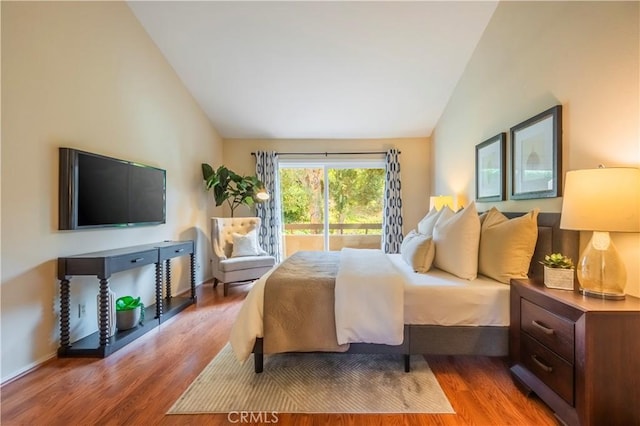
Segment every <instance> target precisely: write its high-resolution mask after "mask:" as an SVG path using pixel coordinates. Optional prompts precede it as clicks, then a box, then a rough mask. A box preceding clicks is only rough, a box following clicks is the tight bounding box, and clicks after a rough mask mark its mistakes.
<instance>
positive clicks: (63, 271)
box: [58, 240, 196, 358]
mask: <svg viewBox="0 0 640 426" xmlns="http://www.w3.org/2000/svg"><path fill="white" fill-rule="evenodd" d="M185 255H189V256H190V269H191V275H190V277H191V294H190V297H174V296H172V294H171V265H170V260H171V259H172V258H174V257H180V256H185ZM194 256H195V250H194V242H193V241H192V240H189V241H163V242H159V243H154V244H145V245H140V246H133V247H124V248H120V249H115V250H107V251H102V252H96V253H87V254H81V255H77V256H71V257H61V258H58V279H59V280H60V347H59V348H58V356H60V357H98V358H104V357H106V356H108V355H109V354H111V353H113V352H115V351H117V350H118V349H120V348H122V347H123V346H125V345H127V344H129V343H131V342H132V341H134V340H135V339H137V338H138V337H140V336H142V335H144V334H145V333H147V332H149V331H151V330H152V329H154V328H155V327H157V326H158V325H159V324H161V323H162V322H163V321H166V320H167V319H169V318H171V317H172V316H174V315H176V314H177V313H178V312H180V311H182V310H183V309H185V308H187V307H188V306H189V305H191V304H193V303H195V302H196V294H195V268H194V266H195V258H194ZM152 263H153V264H155V268H156V280H155V281H156V282H155V291H156V303H155V304H153V305H150V306H147V307H145V316H144V318H145V319H144V321H143V322H142V323H140V324H138V325H137V326H136V327H134V328H131V329H129V330H122V331H120V330H117V331H116V333H115V334H114V335H113V336H109V332H108V330H109V329H110V324H109V314H108V308H109V307H108V294H109V281H108V279H109V277H110V276H111V274H113V273H115V272H120V271H125V270H128V269H133V268H139V267H141V266H144V265H150V264H152ZM163 269H166V287H165V289H164V291H163V288H162V287H163V286H162V284H163V281H164V280H163ZM74 275H95V276H96V277H97V278H98V279H99V284H100V293H99V294H100V303H99V306H98V317H99V321H98V331H97V332H95V333H93V334H90V335H89V336H87V337H84V338H82V339H80V340H78V341H76V342H73V343H71V342H70V338H69V335H70V330H69V323H70V321H69V318H70V310H71V309H70V281H71V277H72V276H74Z"/></svg>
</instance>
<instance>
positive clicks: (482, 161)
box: [476, 133, 507, 202]
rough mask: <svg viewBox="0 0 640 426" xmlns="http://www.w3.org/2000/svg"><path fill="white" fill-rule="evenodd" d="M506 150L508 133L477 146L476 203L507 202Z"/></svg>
mask: <svg viewBox="0 0 640 426" xmlns="http://www.w3.org/2000/svg"><path fill="white" fill-rule="evenodd" d="M506 149H507V135H506V133H500V134H498V135H495V136H494V137H492V138H490V139H487V140H486V141H484V142H482V143H481V144H479V145H476V201H480V202H486V201H503V200H505V194H506V182H507V179H506V176H505V170H506V168H507V161H506V158H507V157H506V154H505V151H506Z"/></svg>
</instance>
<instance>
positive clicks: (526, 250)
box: [478, 207, 540, 284]
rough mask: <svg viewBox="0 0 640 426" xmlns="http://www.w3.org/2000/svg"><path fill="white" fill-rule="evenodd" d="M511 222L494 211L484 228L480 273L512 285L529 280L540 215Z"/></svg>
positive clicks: (518, 218)
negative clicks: (528, 274) (524, 279)
mask: <svg viewBox="0 0 640 426" xmlns="http://www.w3.org/2000/svg"><path fill="white" fill-rule="evenodd" d="M539 211H540V210H539V209H534V210H532V211H530V212H529V213H527V214H525V215H522V216H519V217H516V218H513V219H508V218H507V217H506V216H505V215H503V214H502V213H500V211H498V209H496V208H495V207H493V208H492V209H491V210H489V212H488V213H487V214H486V217H485V219H484V222H483V223H482V227H481V236H480V251H479V254H478V272H479V273H481V274H482V275H486V276H487V277H490V278H493V279H494V280H497V281H500V282H502V283H505V284H509V281H510V280H511V278H526V277H527V273H528V272H529V264H530V263H531V257H533V252H534V250H535V248H536V241H537V240H538V212H539Z"/></svg>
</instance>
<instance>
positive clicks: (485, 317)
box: [388, 254, 509, 327]
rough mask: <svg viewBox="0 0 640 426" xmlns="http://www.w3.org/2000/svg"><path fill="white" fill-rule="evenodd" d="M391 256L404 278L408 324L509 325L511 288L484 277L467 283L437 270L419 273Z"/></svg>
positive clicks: (396, 255) (395, 256) (397, 257)
mask: <svg viewBox="0 0 640 426" xmlns="http://www.w3.org/2000/svg"><path fill="white" fill-rule="evenodd" d="M388 256H389V259H390V260H391V262H392V263H393V264H394V266H395V267H396V268H397V269H398V271H399V272H400V273H401V274H402V276H403V279H404V283H405V293H404V319H405V324H413V325H445V326H451V325H457V326H503V327H506V326H508V325H509V286H508V285H506V284H503V283H500V282H498V281H495V280H493V279H491V278H486V277H483V276H481V275H479V276H478V278H476V279H475V280H472V281H469V280H464V279H461V278H457V277H455V276H454V275H451V274H450V273H448V272H444V271H441V270H439V269H437V268H432V269H431V270H430V271H429V272H428V273H426V274H418V273H415V272H413V270H412V269H411V267H410V266H409V265H407V263H405V262H404V260H402V256H401V255H399V254H389V255H388Z"/></svg>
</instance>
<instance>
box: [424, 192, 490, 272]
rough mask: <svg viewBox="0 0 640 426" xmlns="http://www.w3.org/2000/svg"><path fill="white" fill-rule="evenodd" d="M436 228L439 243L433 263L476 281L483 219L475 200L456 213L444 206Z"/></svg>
mask: <svg viewBox="0 0 640 426" xmlns="http://www.w3.org/2000/svg"><path fill="white" fill-rule="evenodd" d="M442 211H444V213H443V214H442V215H441V216H440V217H439V218H438V221H437V222H436V224H435V226H434V228H433V242H434V243H435V245H436V255H435V260H434V262H433V264H434V266H435V267H436V268H438V269H442V270H443V271H447V272H449V273H451V274H453V275H455V276H457V277H460V278H463V279H466V280H473V279H475V278H476V277H477V276H478V247H479V244H480V219H479V218H478V211H477V210H476V205H475V203H473V202H472V203H471V204H469V205H468V206H467V207H465V208H464V209H462V210H460V211H458V212H457V213H453V211H452V210H451V209H448V210H446V209H442Z"/></svg>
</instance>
